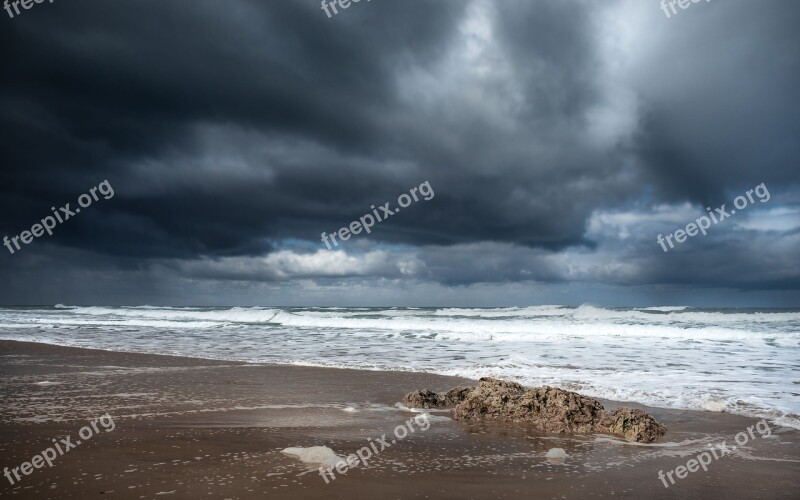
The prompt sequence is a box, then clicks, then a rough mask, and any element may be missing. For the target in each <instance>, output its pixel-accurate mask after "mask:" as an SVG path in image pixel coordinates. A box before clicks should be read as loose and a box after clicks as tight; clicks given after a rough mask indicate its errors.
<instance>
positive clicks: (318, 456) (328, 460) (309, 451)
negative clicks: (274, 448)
mask: <svg viewBox="0 0 800 500" xmlns="http://www.w3.org/2000/svg"><path fill="white" fill-rule="evenodd" d="M281 453H285V454H287V455H290V456H292V457H295V458H298V459H300V461H302V462H303V463H307V464H315V465H316V464H320V465H324V466H326V467H336V464H338V463H339V462H344V459H343V458H342V457H340V456H338V455H337V454H336V453H334V452H333V450H332V449H330V448H328V447H327V446H309V447H307V448H303V447H295V448H285V449H283V450H281Z"/></svg>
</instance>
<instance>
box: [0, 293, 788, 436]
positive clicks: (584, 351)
mask: <svg viewBox="0 0 800 500" xmlns="http://www.w3.org/2000/svg"><path fill="white" fill-rule="evenodd" d="M0 339H7V340H24V341H31V342H42V343H48V344H56V345H62V346H74V347H87V348H95V349H105V350H112V351H124V352H142V353H153V354H175V355H181V356H190V357H197V358H210V359H221V360H236V361H245V362H248V363H271V364H290V365H307V366H326V367H338V368H358V369H366V370H400V371H422V372H431V373H438V374H442V375H458V376H463V377H470V378H477V377H483V376H494V377H503V378H507V379H513V380H516V381H518V382H520V383H523V384H525V385H545V384H546V385H552V386H557V387H562V388H565V389H570V390H574V391H578V392H580V393H582V394H586V395H589V396H595V397H600V398H605V399H609V400H615V401H635V402H638V403H643V404H646V405H650V406H657V407H666V408H682V409H693V410H707V411H727V412H731V413H737V414H742V415H748V416H753V417H759V418H768V419H770V420H772V421H773V422H774V423H776V424H778V425H783V426H787V427H794V428H796V429H800V309H697V308H690V307H649V308H600V307H594V306H589V305H583V306H580V307H567V306H534V307H521V308H519V307H511V308H406V307H396V308H346V307H280V308H279V307H250V308H245V307H149V306H143V307H73V306H64V305H57V306H53V307H2V308H0Z"/></svg>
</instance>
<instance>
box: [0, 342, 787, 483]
mask: <svg viewBox="0 0 800 500" xmlns="http://www.w3.org/2000/svg"><path fill="white" fill-rule="evenodd" d="M0 361H1V363H0V397H1V399H2V400H3V401H4V404H3V405H2V407H0V422H2V425H1V426H0V429H2V430H0V450H1V451H3V457H4V458H3V463H2V464H1V466H2V467H12V468H13V467H17V466H19V465H20V464H21V463H23V462H25V461H26V460H30V459H31V457H32V456H34V455H35V454H37V453H39V452H41V451H42V450H43V449H45V448H46V447H47V446H48V445H49V444H48V443H50V441H51V440H52V439H53V438H55V437H57V436H65V435H70V434H71V435H73V436H74V435H76V434H77V432H78V429H79V428H80V427H81V425H84V424H86V422H87V421H89V420H91V419H94V418H98V417H100V416H101V415H103V414H105V413H106V412H108V414H109V415H110V416H111V417H113V420H114V422H115V424H116V428H115V430H114V431H113V432H109V433H101V434H100V435H98V436H96V437H94V438H92V440H91V441H90V442H87V443H85V444H82V445H81V446H80V447H78V448H76V449H74V450H72V451H70V452H69V453H68V454H65V455H63V456H61V457H59V458H58V460H57V461H56V462H55V463H54V464H53V467H52V468H48V467H46V466H45V467H44V468H41V469H35V470H33V472H32V473H31V474H30V475H28V476H24V477H23V478H22V481H20V482H19V483H18V484H15V485H10V484H9V483H8V481H7V480H6V479H5V478H2V477H0V482H2V486H0V494H2V495H6V494H9V495H11V494H13V495H16V496H17V497H19V498H64V497H84V496H88V495H89V494H91V495H97V494H98V493H99V492H103V493H102V495H108V496H117V497H118V498H155V497H156V495H158V497H161V496H162V495H164V496H167V497H168V498H197V496H198V495H201V496H211V497H212V498H257V497H258V498H263V496H264V495H265V494H268V495H272V496H273V497H279V498H319V497H320V496H321V495H327V496H330V497H333V498H353V497H356V498H361V497H365V496H367V497H371V498H416V497H420V498H421V497H425V496H428V497H431V498H516V497H519V496H522V495H530V494H531V493H536V494H537V496H541V497H543V498H551V497H556V498H560V497H561V496H566V497H567V498H585V497H587V496H590V495H593V496H597V497H612V496H613V497H614V498H619V497H622V498H641V497H643V496H647V497H651V498H676V497H677V498H695V497H698V496H703V497H706V498H716V497H719V496H720V495H722V496H727V497H730V498H796V497H797V494H798V492H800V479H798V478H800V432H798V431H795V430H792V429H789V428H784V427H777V426H772V429H771V435H770V436H769V437H765V438H762V437H760V436H759V435H758V434H755V439H753V440H752V441H751V442H750V443H748V444H747V446H746V447H744V448H743V449H741V450H737V451H736V452H735V453H733V454H731V455H730V456H726V457H724V458H723V459H721V460H720V461H715V462H713V463H711V464H710V465H709V466H708V471H707V472H704V471H702V470H700V471H699V472H694V473H690V474H689V475H688V477H686V478H685V479H679V480H677V481H676V483H675V484H672V485H669V487H668V488H665V487H664V486H663V485H662V484H661V482H660V481H659V479H658V473H659V471H664V472H665V473H666V472H668V471H672V470H674V469H676V468H677V467H680V466H682V465H685V464H686V462H687V460H689V459H691V458H692V457H693V456H695V455H697V454H698V453H701V452H702V451H703V450H705V449H707V447H708V445H710V444H714V443H720V442H722V441H723V440H727V442H728V443H731V442H732V439H733V438H734V436H735V435H736V434H737V433H739V432H741V431H744V430H746V429H747V428H748V426H754V425H755V424H756V423H757V420H756V419H752V418H748V417H743V416H738V415H731V414H724V413H711V412H701V411H694V410H675V409H663V408H652V407H647V406H644V405H638V404H630V403H619V402H610V401H605V400H602V403H603V406H604V407H606V409H613V408H615V407H619V406H629V407H634V408H642V409H644V410H645V411H648V412H649V413H651V414H652V415H653V416H655V417H656V418H657V419H658V420H660V421H662V422H663V423H664V424H665V425H666V426H667V428H668V432H667V435H666V436H664V437H663V438H662V439H660V440H659V441H657V442H656V443H653V444H649V445H641V444H634V443H626V442H622V441H620V440H618V439H615V438H612V437H610V436H605V435H573V436H564V437H559V436H554V435H549V434H545V433H541V432H539V431H537V430H535V429H531V428H530V427H528V426H525V425H522V424H503V423H495V422H483V423H464V422H455V421H452V420H450V419H449V418H447V417H446V413H438V412H431V416H432V418H431V425H430V428H429V429H427V430H425V431H424V432H421V431H419V430H418V431H417V432H416V433H415V434H413V435H412V436H409V437H408V438H406V439H405V440H403V441H402V443H400V442H398V443H397V444H396V445H394V446H392V447H391V448H388V449H386V450H384V451H382V452H381V453H380V454H377V455H376V456H375V457H373V459H371V460H370V463H369V465H368V466H366V467H357V468H355V469H352V470H350V471H349V472H348V473H347V474H344V475H341V474H337V477H336V479H335V480H332V481H330V482H329V483H326V482H325V481H324V480H323V478H322V477H319V476H320V475H319V474H318V472H317V471H316V467H313V466H309V465H306V464H304V463H302V462H301V461H299V460H297V459H295V458H292V457H289V456H287V455H285V454H283V453H281V451H282V450H283V449H285V448H290V447H311V446H327V447H329V448H331V449H332V450H334V452H336V453H337V454H338V455H339V456H342V457H344V456H347V455H349V454H351V453H355V452H356V450H358V449H360V448H362V447H363V446H364V444H365V443H367V442H368V440H370V439H371V440H372V441H373V442H374V440H375V439H377V438H379V437H380V436H381V435H383V434H387V435H390V434H389V433H390V432H391V430H392V429H394V428H395V427H396V426H397V425H399V424H402V423H403V422H406V421H407V420H408V419H409V418H410V417H413V416H415V415H418V414H415V413H410V412H408V411H404V410H403V409H402V408H398V407H396V406H395V404H396V403H397V402H399V401H401V399H402V397H403V396H404V395H405V393H407V392H410V391H412V390H416V389H423V388H430V389H432V390H435V391H444V390H447V389H450V388H451V387H454V386H456V385H465V384H474V381H471V380H468V379H462V378H458V377H447V376H441V375H435V374H429V373H420V372H385V371H361V370H352V369H347V368H317V367H304V366H295V365H264V364H249V363H246V362H227V361H219V360H208V359H199V358H186V357H178V356H172V355H154V354H140V353H120V352H116V351H104V350H91V349H83V348H76V347H62V346H55V345H52V344H41V343H31V342H18V341H0ZM553 448H561V449H563V450H565V452H566V455H567V457H566V458H565V459H563V460H562V461H560V462H559V461H558V460H552V459H548V458H546V455H547V452H548V451H549V450H551V449H553ZM722 460H724V462H723V461H722Z"/></svg>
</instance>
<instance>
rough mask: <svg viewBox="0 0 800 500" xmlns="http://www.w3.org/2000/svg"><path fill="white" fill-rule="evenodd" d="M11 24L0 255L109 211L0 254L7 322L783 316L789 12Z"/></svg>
mask: <svg viewBox="0 0 800 500" xmlns="http://www.w3.org/2000/svg"><path fill="white" fill-rule="evenodd" d="M11 13H12V14H14V16H13V17H11V16H10V15H9V14H8V12H7V11H5V10H4V11H2V12H0V14H2V17H3V19H2V20H1V21H0V61H2V73H0V99H1V100H2V106H0V131H1V132H2V133H1V134H0V148H1V151H2V164H3V166H2V173H1V174H0V175H1V176H2V177H1V178H0V190H2V196H1V197H0V208H1V209H2V213H3V216H2V218H1V219H0V220H1V221H2V222H1V223H0V230H1V231H2V236H5V237H7V238H9V239H10V238H13V237H15V236H19V235H20V234H21V233H23V231H30V230H31V229H32V226H34V225H35V224H37V223H40V222H41V221H42V219H43V218H45V217H47V216H51V215H53V212H52V210H51V207H54V208H55V210H56V211H57V212H58V211H59V210H58V209H59V207H62V206H64V205H65V204H66V203H70V204H71V207H72V208H71V209H72V210H74V209H75V208H76V207H78V198H79V196H81V195H82V194H84V193H89V191H90V189H91V188H93V187H95V186H98V184H100V183H101V182H103V181H104V180H108V184H109V185H110V186H112V187H113V192H114V195H113V197H110V198H109V199H105V197H103V196H102V195H101V196H99V198H98V200H96V201H93V202H92V203H91V205H89V206H86V207H84V208H82V211H81V212H80V213H76V214H75V215H74V216H71V217H70V218H69V220H64V221H63V223H59V224H57V225H56V227H55V228H54V229H53V230H52V232H53V235H52V236H51V235H48V234H47V233H44V234H43V235H42V236H40V237H31V236H28V239H29V240H32V241H31V242H30V243H28V244H25V243H24V242H21V241H20V240H17V241H18V243H19V245H20V248H19V249H16V248H15V247H14V246H13V245H14V244H13V242H12V243H11V246H10V248H11V249H13V250H14V253H13V254H12V253H11V251H10V250H9V249H8V248H9V247H6V246H4V247H3V248H0V254H2V257H1V258H0V278H2V282H3V285H4V286H2V287H0V302H2V303H4V304H56V303H63V304H109V305H113V304H130V305H144V304H149V305H306V304H307V305H411V306H439V305H466V306H469V305H474V306H502V305H531V304H581V303H591V304H598V305H608V306H624V305H632V306H639V305H696V306H761V307H765V306H767V307H791V306H794V307H797V306H799V305H800V259H798V255H800V252H799V250H800V176H799V175H798V171H799V169H798V159H799V158H800V141H799V140H798V139H800V92H798V89H800V52H799V49H800V30H798V29H797V26H798V25H800V4H798V3H797V2H796V0H766V1H763V2H753V1H751V0H725V1H712V2H699V3H692V4H691V5H690V6H689V8H687V9H685V10H681V9H679V8H678V11H677V13H675V14H672V13H671V15H670V17H667V16H666V15H665V13H664V11H663V10H662V9H661V6H660V2H659V0H603V1H599V0H596V1H589V0H557V1H556V0H547V1H541V0H502V1H500V0H496V1H488V0H429V1H427V0H426V1H423V0H372V1H369V2H367V1H366V0H362V1H361V2H359V3H352V4H351V5H350V6H349V7H348V8H347V9H342V8H339V9H338V14H335V15H332V16H331V17H328V15H326V13H325V11H324V10H323V9H322V8H321V5H320V2H319V1H318V0H280V1H277V0H227V1H225V2H221V1H219V0H217V1H209V0H192V1H191V2H189V1H171V2H164V1H155V0H136V1H133V0H120V1H114V2H109V1H101V0H80V1H77V0H76V1H69V2H67V1H63V0H55V1H54V2H53V3H49V2H43V3H39V4H35V3H34V4H33V6H32V7H31V8H30V9H29V10H23V9H21V8H20V13H19V14H16V13H14V10H13V7H12V8H11ZM425 182H428V183H429V186H430V187H431V192H432V193H433V196H432V197H430V199H428V200H425V199H423V198H422V197H421V196H419V200H418V201H416V202H412V203H411V204H410V205H409V206H408V207H407V208H403V209H402V211H400V212H398V213H395V214H394V215H392V216H391V217H388V218H387V219H386V220H384V221H382V222H376V224H375V225H374V226H373V227H372V228H371V232H370V233H369V234H366V233H365V232H364V231H361V233H360V234H358V235H352V236H351V237H350V238H349V239H347V241H342V242H340V245H338V246H332V247H331V249H328V248H327V246H326V245H325V244H324V243H323V242H322V241H321V234H322V233H323V232H325V233H326V234H328V235H330V234H331V233H336V232H337V231H338V230H339V229H340V228H342V227H345V226H350V224H351V223H352V222H353V221H357V220H359V218H361V217H362V216H363V215H365V214H370V213H373V209H372V208H371V207H372V206H373V205H374V206H375V207H376V210H378V209H377V207H380V206H382V205H384V204H385V203H386V202H390V204H391V207H393V208H397V199H398V196H400V195H401V194H403V193H409V192H410V191H411V189H412V188H417V187H419V186H420V185H421V184H423V183H425ZM761 184H763V188H762V190H761V191H760V192H761V193H765V192H768V193H769V196H768V199H767V197H766V196H762V198H759V197H758V196H755V197H754V198H753V202H752V203H750V202H749V201H748V203H747V206H746V208H743V209H741V210H737V211H736V213H735V214H732V215H730V217H727V218H725V219H724V220H722V221H720V222H719V223H718V224H713V225H712V227H710V228H709V229H708V234H707V235H705V236H704V235H702V234H697V235H696V236H693V237H689V238H687V239H686V241H684V242H683V243H680V244H676V246H675V248H672V249H670V250H669V251H668V252H664V251H663V249H662V246H661V245H660V244H659V243H658V242H657V236H658V235H668V234H671V233H674V232H675V231H676V230H678V229H686V225H687V224H689V223H692V222H695V221H696V219H698V218H700V217H702V216H705V215H707V210H706V207H709V208H710V209H711V210H712V212H713V209H714V208H716V207H721V206H722V205H723V204H725V205H726V209H725V210H726V211H728V212H730V211H731V209H732V208H733V205H734V199H735V198H736V197H737V196H740V195H744V194H746V192H747V191H748V190H752V189H754V188H755V187H756V186H758V185H761ZM751 197H752V192H751ZM762 200H764V201H762ZM378 213H380V211H378ZM40 232H41V231H40Z"/></svg>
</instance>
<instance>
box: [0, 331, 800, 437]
mask: <svg viewBox="0 0 800 500" xmlns="http://www.w3.org/2000/svg"><path fill="white" fill-rule="evenodd" d="M5 342H11V343H17V344H20V345H24V346H26V348H33V346H48V347H54V348H61V349H75V350H77V351H87V352H95V353H117V354H121V355H140V356H156V357H161V358H165V359H170V358H175V359H184V360H196V361H205V362H209V363H221V364H224V365H240V366H269V367H285V368H311V369H322V370H343V371H352V372H368V373H375V372H379V373H394V374H412V373H414V374H421V375H430V376H432V377H443V378H451V379H453V380H459V381H461V382H460V383H461V384H462V385H463V384H469V385H475V384H476V383H477V379H472V378H468V377H461V376H457V375H442V374H439V373H435V372H432V371H414V370H397V369H369V368H351V367H341V366H326V365H322V364H289V363H285V364H284V363H267V362H264V363H261V362H252V361H243V360H230V359H221V358H208V357H202V356H189V355H182V354H160V353H152V352H140V351H123V350H112V349H102V348H97V347H78V346H70V345H62V344H54V343H49V342H34V341H28V340H8V339H0V345H2V344H3V343H5ZM455 385H458V384H455ZM553 387H559V388H562V389H565V390H569V391H572V392H577V393H579V394H581V395H584V396H586V395H587V394H585V393H583V392H581V391H580V389H575V388H571V387H564V386H560V385H553ZM416 389H425V387H419V388H414V389H410V390H416ZM446 389H449V387H448V388H446ZM446 389H445V390H446ZM589 397H592V398H593V399H596V400H598V401H600V402H601V403H602V404H603V406H604V407H606V409H615V408H618V407H624V406H628V407H631V408H641V409H643V410H645V411H648V412H650V413H651V414H652V411H653V410H667V411H686V412H698V413H702V414H705V413H715V414H719V415H734V416H739V417H743V418H749V419H763V418H766V419H767V420H769V421H771V422H773V420H772V418H771V417H765V416H759V415H748V414H744V413H735V412H728V411H724V412H714V411H711V410H703V409H697V408H676V407H672V406H654V405H650V404H645V403H639V402H637V401H630V400H615V399H607V398H603V397H597V396H589ZM398 401H399V399H398ZM774 425H776V426H780V427H784V428H787V429H793V430H797V431H800V428H798V427H797V426H794V425H790V424H787V423H778V422H774Z"/></svg>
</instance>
